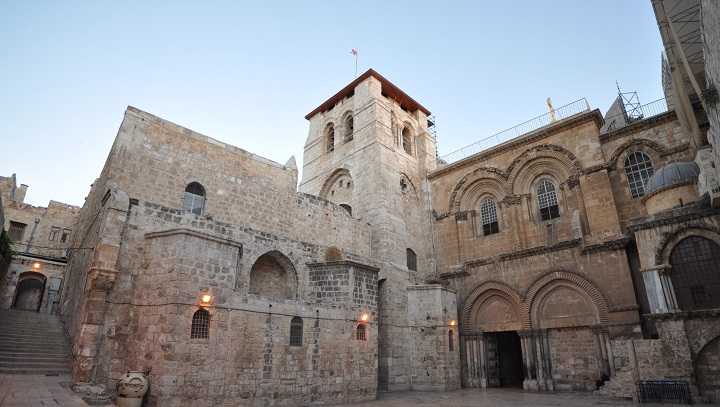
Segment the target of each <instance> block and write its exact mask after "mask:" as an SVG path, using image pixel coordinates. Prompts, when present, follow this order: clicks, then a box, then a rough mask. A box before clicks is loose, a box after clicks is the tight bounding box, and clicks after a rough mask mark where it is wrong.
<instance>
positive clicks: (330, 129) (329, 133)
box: [325, 123, 335, 153]
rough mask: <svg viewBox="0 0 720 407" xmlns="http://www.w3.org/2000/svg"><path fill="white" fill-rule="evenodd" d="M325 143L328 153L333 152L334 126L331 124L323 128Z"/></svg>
mask: <svg viewBox="0 0 720 407" xmlns="http://www.w3.org/2000/svg"><path fill="white" fill-rule="evenodd" d="M325 142H326V148H327V151H328V153H329V152H331V151H335V126H333V124H332V123H330V124H328V126H327V128H325Z"/></svg>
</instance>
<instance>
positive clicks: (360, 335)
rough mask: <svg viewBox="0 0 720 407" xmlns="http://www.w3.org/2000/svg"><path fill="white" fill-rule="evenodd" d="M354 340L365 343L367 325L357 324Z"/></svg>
mask: <svg viewBox="0 0 720 407" xmlns="http://www.w3.org/2000/svg"><path fill="white" fill-rule="evenodd" d="M355 339H357V340H358V341H367V325H365V324H358V326H357V330H356V331H355Z"/></svg>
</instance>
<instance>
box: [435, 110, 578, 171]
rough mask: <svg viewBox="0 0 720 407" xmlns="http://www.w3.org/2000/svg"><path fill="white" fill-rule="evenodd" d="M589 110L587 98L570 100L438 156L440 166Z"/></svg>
mask: <svg viewBox="0 0 720 407" xmlns="http://www.w3.org/2000/svg"><path fill="white" fill-rule="evenodd" d="M588 111H590V104H589V103H588V101H587V99H585V98H582V99H578V100H576V101H574V102H570V103H568V104H566V105H564V106H561V107H558V108H557V109H553V110H551V111H549V112H548V113H545V114H542V115H540V116H536V117H533V118H532V119H530V120H527V121H525V122H522V123H520V124H518V125H515V126H513V127H510V128H509V129H505V130H502V131H500V132H497V133H495V134H493V135H492V136H489V137H486V138H484V139H481V140H478V141H476V142H474V143H472V144H469V145H467V146H465V147H462V148H459V149H457V150H455V151H453V152H451V153H448V154H445V155H442V156H440V157H439V158H438V160H439V162H438V164H439V165H440V166H445V165H449V164H452V163H454V162H457V161H460V160H462V159H464V158H467V157H470V156H471V155H475V154H477V153H480V152H483V151H485V150H487V149H490V148H492V147H495V146H497V145H499V144H502V143H505V142H507V141H510V140H512V139H515V138H517V137H520V136H523V135H525V134H527V133H530V132H532V131H535V130H537V129H539V128H541V127H545V126H547V125H549V124H553V123H555V122H557V121H560V120H563V119H566V118H568V117H570V116H574V115H576V114H579V113H584V112H588Z"/></svg>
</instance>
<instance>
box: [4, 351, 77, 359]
mask: <svg viewBox="0 0 720 407" xmlns="http://www.w3.org/2000/svg"><path fill="white" fill-rule="evenodd" d="M38 355H40V356H43V357H60V356H62V357H70V354H69V353H67V352H56V353H53V352H43V353H38V352H13V351H7V350H5V349H0V358H3V357H18V358H22V357H33V356H38Z"/></svg>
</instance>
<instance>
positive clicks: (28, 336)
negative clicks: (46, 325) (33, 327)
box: [0, 332, 67, 341]
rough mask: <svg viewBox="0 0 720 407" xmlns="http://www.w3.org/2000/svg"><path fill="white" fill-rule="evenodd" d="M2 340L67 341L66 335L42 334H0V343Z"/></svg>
mask: <svg viewBox="0 0 720 407" xmlns="http://www.w3.org/2000/svg"><path fill="white" fill-rule="evenodd" d="M2 340H8V341H12V340H57V341H67V339H66V338H65V335H64V334H62V333H61V334H59V335H49V334H45V335H43V334H40V333H18V332H3V333H0V341H2Z"/></svg>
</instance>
